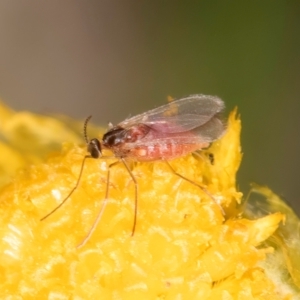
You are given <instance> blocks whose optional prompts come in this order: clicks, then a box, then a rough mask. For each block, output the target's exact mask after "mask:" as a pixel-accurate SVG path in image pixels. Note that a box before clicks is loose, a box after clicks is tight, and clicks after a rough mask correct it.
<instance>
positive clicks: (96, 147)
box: [87, 139, 102, 158]
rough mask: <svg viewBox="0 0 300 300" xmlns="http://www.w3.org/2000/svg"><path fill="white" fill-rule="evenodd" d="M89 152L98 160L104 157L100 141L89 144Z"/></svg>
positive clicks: (92, 140) (92, 141)
mask: <svg viewBox="0 0 300 300" xmlns="http://www.w3.org/2000/svg"><path fill="white" fill-rule="evenodd" d="M87 151H88V152H89V153H90V154H91V157H93V158H98V157H100V156H101V155H102V152H101V145H100V142H99V140H98V139H91V140H90V142H89V143H88V147H87Z"/></svg>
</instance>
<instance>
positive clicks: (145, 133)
mask: <svg viewBox="0 0 300 300" xmlns="http://www.w3.org/2000/svg"><path fill="white" fill-rule="evenodd" d="M166 126H168V124H159V125H158V126H156V128H155V130H154V129H152V128H151V127H150V126H147V125H144V124H137V125H134V126H132V127H130V128H129V129H124V128H121V127H114V128H112V129H111V130H110V131H108V132H107V133H106V134H105V135H104V136H103V144H102V145H103V147H105V148H108V149H110V150H111V151H112V152H113V153H114V154H115V155H116V156H117V157H127V158H131V159H133V160H136V161H156V160H162V159H168V160H170V159H174V158H177V157H181V156H184V155H187V154H188V153H191V152H194V151H196V150H198V149H202V148H205V147H208V146H209V143H208V142H205V141H203V142H202V143H199V142H198V143H195V142H191V141H193V138H196V136H195V134H194V133H193V132H180V133H167V132H165V130H164V129H166V128H164V127H166ZM178 140H180V141H181V143H178Z"/></svg>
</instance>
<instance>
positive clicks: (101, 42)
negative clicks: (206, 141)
mask: <svg viewBox="0 0 300 300" xmlns="http://www.w3.org/2000/svg"><path fill="white" fill-rule="evenodd" d="M194 93H203V94H211V95H218V96H220V97H221V98H223V99H224V101H225V102H226V105H227V113H228V112H229V111H230V110H231V109H232V108H233V107H234V106H238V108H239V112H240V113H241V116H242V121H243V132H242V146H243V152H244V159H243V162H242V166H241V169H240V171H239V180H238V182H239V186H240V189H241V190H242V191H243V192H247V191H248V190H249V183H250V182H253V181H254V182H257V183H260V184H266V185H268V186H269V187H271V188H272V189H273V190H274V191H275V192H276V193H278V194H279V195H281V196H283V197H284V198H285V199H286V200H287V201H288V202H290V203H291V204H292V205H293V207H294V208H295V209H296V210H297V212H298V214H299V212H300V196H299V194H300V170H299V169H300V118H299V113H300V1H298V0H295V1H282V0H277V1H237V0H236V1H221V0H216V1H175V0H173V1H158V0H157V1H155V0H154V1H121V0H119V1H81V0H72V1H70V0H64V1H59V0H51V1H38V0H36V1H33V0H27V1H10V0H1V1H0V97H1V98H2V99H3V100H5V101H6V103H8V104H9V105H10V106H12V107H13V108H14V109H16V110H30V111H34V112H38V113H43V114H55V113H63V114H66V115H69V116H73V117H75V118H79V119H84V118H85V117H86V116H88V115H90V114H91V113H92V114H93V117H94V119H93V120H94V122H97V123H98V124H103V125H106V124H107V123H108V122H109V121H111V122H118V121H121V120H123V119H124V118H126V117H128V116H130V115H134V114H136V113H140V112H143V111H145V110H147V109H150V108H153V107H156V106H158V105H161V104H163V103H165V101H166V98H167V96H168V95H171V96H173V97H181V96H185V95H189V94H194ZM58 134H59V132H58Z"/></svg>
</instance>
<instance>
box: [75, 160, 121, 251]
mask: <svg viewBox="0 0 300 300" xmlns="http://www.w3.org/2000/svg"><path fill="white" fill-rule="evenodd" d="M119 163H120V161H119V160H118V161H115V162H113V163H112V164H110V165H109V166H108V170H107V183H106V191H105V198H104V200H103V203H102V206H101V208H100V210H99V212H98V215H97V217H96V219H95V221H94V223H93V225H92V227H91V229H90V230H89V232H88V234H87V235H86V236H85V237H84V239H83V240H82V241H81V242H80V243H79V244H78V245H77V247H76V248H81V247H83V246H84V245H85V244H86V243H87V242H88V241H89V239H90V238H91V236H92V235H93V233H94V231H95V229H96V228H97V226H98V224H99V222H100V220H101V218H102V215H103V213H104V210H105V207H106V204H107V200H108V193H109V180H110V169H111V168H112V167H113V166H115V165H117V164H119Z"/></svg>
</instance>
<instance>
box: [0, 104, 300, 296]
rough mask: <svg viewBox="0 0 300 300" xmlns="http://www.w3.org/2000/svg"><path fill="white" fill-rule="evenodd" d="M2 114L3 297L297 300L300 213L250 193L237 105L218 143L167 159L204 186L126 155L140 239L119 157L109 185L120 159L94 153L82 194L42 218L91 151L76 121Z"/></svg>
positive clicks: (65, 192)
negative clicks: (243, 182) (240, 173)
mask: <svg viewBox="0 0 300 300" xmlns="http://www.w3.org/2000/svg"><path fill="white" fill-rule="evenodd" d="M0 115H1V116H2V123H1V128H0V129H1V134H2V137H4V138H2V140H4V142H2V145H1V147H2V150H1V151H2V153H5V156H4V157H3V155H2V158H1V161H0V166H1V168H2V172H1V174H0V175H1V180H2V181H1V183H2V184H3V185H4V187H2V189H1V192H0V210H1V219H0V223H1V225H0V249H1V257H0V268H1V272H0V278H1V283H0V287H1V288H0V296H1V299H130V300H132V299H226V300H227V299H268V300H269V299H297V298H296V297H297V293H299V286H300V283H299V280H300V275H299V272H300V271H299V270H300V267H299V257H300V255H299V250H298V249H300V247H298V246H299V227H300V226H299V220H298V218H297V217H296V215H295V214H294V213H293V212H292V210H291V209H290V208H289V207H288V206H286V205H285V204H284V203H283V202H282V201H281V200H280V199H279V198H278V197H277V196H276V195H274V194H273V193H272V192H271V191H270V190H268V189H267V188H262V187H254V190H253V191H254V192H258V193H260V194H263V195H264V196H266V197H265V199H267V200H265V202H258V203H257V202H256V200H251V198H253V195H252V197H250V198H249V199H248V200H246V201H242V194H241V192H239V191H237V189H236V172H237V170H238V168H239V165H240V162H241V156H242V155H241V148H240V140H239V136H240V130H241V123H240V119H239V117H238V116H237V112H236V110H234V111H233V112H232V113H231V114H230V116H229V120H228V125H227V130H226V133H225V135H224V136H223V137H222V138H221V139H220V140H218V141H216V142H214V143H213V144H212V145H211V146H210V147H209V148H208V149H206V150H203V151H201V152H199V153H198V154H197V153H194V154H190V155H187V156H185V157H182V158H179V159H175V160H173V161H170V164H171V166H172V168H173V169H174V170H175V171H176V172H177V173H178V174H181V175H182V176H184V177H186V178H189V179H190V180H191V181H192V182H194V183H197V184H199V185H200V186H201V187H199V186H196V185H194V184H192V183H190V182H188V181H186V180H184V179H183V178H182V177H180V176H177V175H176V174H175V173H174V172H173V171H172V170H171V169H170V167H169V166H168V165H167V164H166V163H165V162H163V161H156V162H151V163H149V162H144V163H138V162H130V161H129V166H130V170H131V172H132V174H133V176H134V178H135V179H136V181H137V185H138V207H137V224H136V230H135V233H134V235H133V236H132V225H133V220H134V203H135V202H134V199H135V189H134V182H133V180H132V178H131V176H130V174H129V173H128V171H127V170H126V168H125V167H124V166H123V165H122V164H121V163H120V164H117V165H114V166H113V167H112V168H111V172H110V178H109V182H108V180H107V172H108V167H109V165H110V164H111V163H113V162H115V161H117V160H116V159H114V158H107V159H87V160H86V162H85V165H84V168H83V173H82V176H81V180H80V183H79V185H78V187H77V188H76V189H75V191H74V193H73V194H72V195H71V196H70V197H69V198H68V199H67V201H66V202H65V203H64V205H62V206H61V207H60V208H59V209H58V210H57V211H55V212H54V213H53V214H51V215H50V216H49V217H48V218H46V219H45V220H43V221H41V220H40V219H41V218H42V217H44V216H45V215H47V214H48V213H49V212H50V211H52V210H53V209H54V208H55V207H56V206H57V205H59V204H60V203H61V202H62V201H63V200H64V199H65V198H66V197H67V196H68V194H69V193H70V191H71V190H72V189H73V188H74V187H75V185H76V182H77V180H78V176H79V174H80V169H81V166H82V161H83V158H84V156H85V155H86V149H85V147H84V146H80V145H78V141H79V129H78V123H76V122H75V121H71V120H67V119H64V120H63V119H62V118H51V117H44V116H37V115H33V114H30V113H15V112H13V111H12V110H10V109H9V108H7V107H5V106H1V108H0ZM88 131H89V133H90V132H92V131H93V132H96V130H95V127H91V130H88ZM100 132H101V130H100V129H99V130H98V134H99V133H100ZM58 135H59V136H58ZM62 140H64V141H67V142H66V143H64V144H63V148H62V150H61V151H59V150H58V149H59V148H57V145H60V143H61V142H62ZM3 149H5V150H3ZM104 154H105V155H111V154H109V152H104ZM46 156H47V159H45V157H46ZM17 169H20V170H19V171H16V170H17ZM8 181H10V183H8V184H6V185H5V184H4V183H6V182H8ZM107 189H108V199H107V203H106V206H105V209H104V211H103V215H102V217H101V220H100V222H99V224H98V225H97V226H96V227H95V228H94V229H95V231H94V232H93V234H92V235H91V237H90V238H89V239H88V240H85V238H86V236H87V234H88V233H89V232H90V230H91V227H92V225H93V223H94V221H95V219H96V217H97V215H98V213H99V211H100V210H101V209H102V208H103V206H102V205H103V202H104V198H105V193H106V190H107ZM254 198H255V197H254ZM255 199H256V198H255ZM274 199H275V200H276V201H277V202H276V201H275V200H274ZM271 200H272V201H271ZM275 202H276V203H277V204H276V205H275V204H274V203H275ZM262 203H264V204H262ZM283 206H284V208H283ZM221 207H222V208H223V209H224V211H225V215H223V214H222V209H221ZM284 222H285V223H284ZM284 224H286V225H284ZM297 226H298V227H297ZM296 229H297V230H298V231H297V230H296ZM83 240H84V241H85V242H86V243H85V245H83V246H81V247H78V245H80V243H82V241H83ZM297 251H298V252H297ZM293 297H294V298H293Z"/></svg>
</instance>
